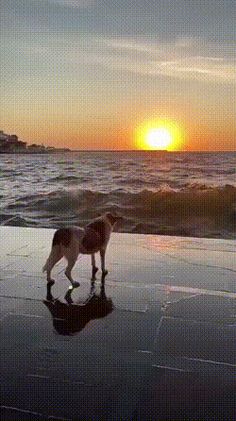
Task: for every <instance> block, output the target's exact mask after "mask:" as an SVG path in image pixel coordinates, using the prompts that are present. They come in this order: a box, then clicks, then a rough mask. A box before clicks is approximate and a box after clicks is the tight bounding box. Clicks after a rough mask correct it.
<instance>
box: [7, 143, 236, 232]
mask: <svg viewBox="0 0 236 421" xmlns="http://www.w3.org/2000/svg"><path fill="white" fill-rule="evenodd" d="M235 175H236V152H221V153H203V152H202V153H199V152H198V153H197V152H194V153H188V152H155V151H150V152H146V151H133V152H132V151H131V152H129V151H123V152H117V151H109V152H95V151H92V152H91V151H86V152H85V151H83V152H67V153H64V154H61V153H54V154H44V155H43V154H39V155H24V154H22V155H17V154H12V155H0V198H1V205H0V225H17V226H24V227H27V226H29V227H48V228H49V227H50V228H58V227H62V226H71V225H77V224H78V225H81V226H83V225H85V224H86V223H88V221H90V220H91V219H92V218H95V217H97V216H98V215H100V214H102V213H104V212H107V211H111V212H116V213H117V214H119V215H122V216H123V217H124V220H123V223H122V224H121V225H120V226H118V227H117V230H118V231H119V232H130V233H143V234H163V235H176V236H191V237H207V238H225V239H235V238H236V176H235Z"/></svg>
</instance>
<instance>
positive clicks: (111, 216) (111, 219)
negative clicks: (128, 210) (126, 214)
mask: <svg viewBox="0 0 236 421" xmlns="http://www.w3.org/2000/svg"><path fill="white" fill-rule="evenodd" d="M106 218H107V219H108V221H109V222H110V224H111V225H112V227H113V226H114V225H115V224H116V223H117V222H119V221H122V220H123V218H122V216H117V215H114V214H112V213H110V212H107V213H106Z"/></svg>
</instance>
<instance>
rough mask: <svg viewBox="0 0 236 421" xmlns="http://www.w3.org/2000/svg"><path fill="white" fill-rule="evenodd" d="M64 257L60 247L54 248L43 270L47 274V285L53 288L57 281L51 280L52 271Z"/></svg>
mask: <svg viewBox="0 0 236 421" xmlns="http://www.w3.org/2000/svg"><path fill="white" fill-rule="evenodd" d="M62 257H63V254H62V252H61V248H60V246H54V247H52V250H51V253H50V255H49V257H48V260H47V262H46V264H45V266H44V268H43V270H44V271H46V272H47V283H48V285H49V286H52V285H53V284H54V283H55V281H54V279H52V278H51V271H52V269H53V267H54V266H55V264H56V263H57V262H58V261H59V260H60V259H61V258H62Z"/></svg>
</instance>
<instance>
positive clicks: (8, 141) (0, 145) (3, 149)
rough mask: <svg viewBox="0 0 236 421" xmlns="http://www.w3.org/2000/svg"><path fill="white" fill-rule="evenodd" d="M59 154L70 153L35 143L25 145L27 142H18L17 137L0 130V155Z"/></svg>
mask: <svg viewBox="0 0 236 421" xmlns="http://www.w3.org/2000/svg"><path fill="white" fill-rule="evenodd" d="M59 152H71V150H70V149H69V148H55V147H54V146H44V145H37V144H35V143H33V144H32V145H27V142H23V141H22V140H19V139H18V136H17V135H15V134H8V133H4V131H3V130H0V154H50V153H59Z"/></svg>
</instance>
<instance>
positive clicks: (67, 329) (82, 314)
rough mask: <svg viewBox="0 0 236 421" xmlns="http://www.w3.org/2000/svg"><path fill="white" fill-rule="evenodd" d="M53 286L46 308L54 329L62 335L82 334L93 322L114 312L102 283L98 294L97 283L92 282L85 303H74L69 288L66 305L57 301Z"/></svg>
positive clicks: (49, 290) (49, 289)
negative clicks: (88, 324) (53, 293)
mask: <svg viewBox="0 0 236 421" xmlns="http://www.w3.org/2000/svg"><path fill="white" fill-rule="evenodd" d="M51 289H52V286H51V285H49V286H48V287H47V299H46V300H44V301H43V302H44V304H45V306H46V307H47V308H48V309H49V311H50V313H51V315H52V320H53V327H54V328H55V329H56V331H57V332H58V333H59V334H60V335H74V334H76V333H78V332H80V331H81V330H82V329H84V327H85V326H86V325H87V323H89V322H90V321H91V320H94V319H100V318H103V317H106V316H107V315H108V314H109V313H111V312H112V311H113V303H112V300H111V298H107V297H106V293H105V284H104V283H102V284H101V287H100V293H99V294H98V293H97V292H96V288H95V283H94V282H91V288H90V292H89V295H88V297H87V299H86V300H85V302H84V303H82V304H81V303H79V304H76V303H74V301H73V297H72V294H73V288H71V287H70V288H69V289H68V291H67V292H66V295H65V300H66V303H64V302H62V301H61V300H59V299H55V298H54V297H53V295H52V292H51Z"/></svg>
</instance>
